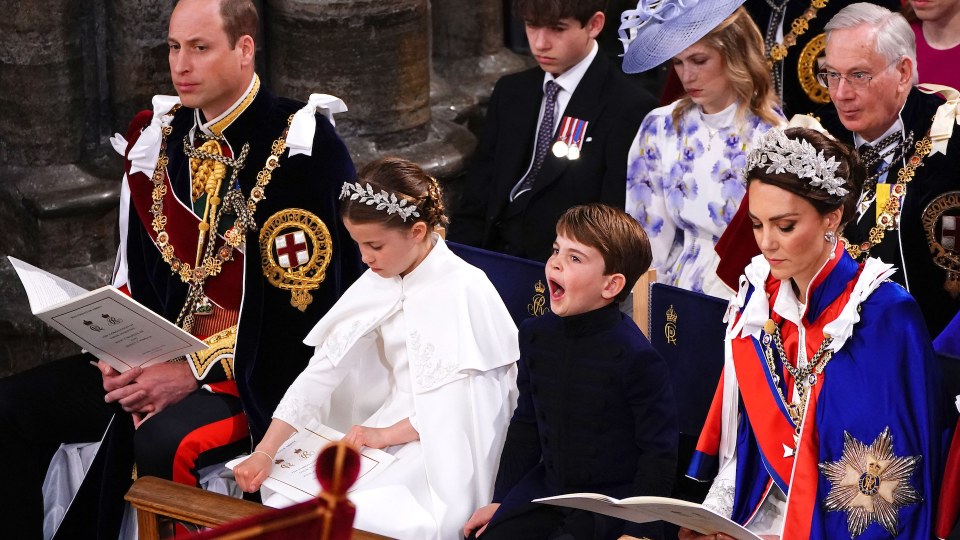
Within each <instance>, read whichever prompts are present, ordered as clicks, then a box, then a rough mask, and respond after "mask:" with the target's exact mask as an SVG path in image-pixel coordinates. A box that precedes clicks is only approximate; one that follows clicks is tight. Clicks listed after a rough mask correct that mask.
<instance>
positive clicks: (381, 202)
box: [340, 182, 420, 223]
mask: <svg viewBox="0 0 960 540" xmlns="http://www.w3.org/2000/svg"><path fill="white" fill-rule="evenodd" d="M343 199H350V200H351V201H357V202H360V203H363V204H366V205H367V206H373V205H376V208H377V210H386V211H387V214H390V215H393V214H397V215H398V216H400V219H402V220H403V221H404V223H406V221H407V218H408V217H410V216H413V217H420V213H419V212H417V207H416V206H415V205H413V204H407V199H405V198H403V196H402V195H401V196H400V198H399V199H398V198H397V194H396V193H387V192H386V191H384V190H382V189H381V190H380V193H376V192H374V191H373V187H372V186H370V184H367V187H366V189H364V187H363V186H361V185H360V182H344V183H343V188H342V189H341V190H340V200H343Z"/></svg>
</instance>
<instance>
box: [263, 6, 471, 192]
mask: <svg viewBox="0 0 960 540" xmlns="http://www.w3.org/2000/svg"><path fill="white" fill-rule="evenodd" d="M264 3H265V7H266V10H267V13H268V17H267V21H266V32H267V54H268V65H269V72H270V81H271V84H272V86H273V88H274V90H275V91H276V92H277V93H279V94H281V95H286V96H289V97H292V98H296V99H300V100H306V99H307V98H308V97H309V96H310V94H311V93H326V94H333V95H336V96H338V97H340V98H342V99H343V100H344V101H345V102H346V104H347V107H348V108H349V109H350V110H349V112H347V113H345V114H341V115H337V130H338V132H339V133H340V135H341V137H343V138H344V140H345V142H346V143H347V146H348V147H349V148H350V152H351V154H352V156H353V159H354V162H355V163H356V165H357V167H358V168H359V167H361V166H363V165H364V164H365V163H367V162H369V161H371V160H373V159H376V158H378V157H380V156H384V155H396V156H401V157H405V158H407V159H411V160H413V161H416V162H417V163H419V164H420V165H421V166H422V167H423V168H424V169H425V170H426V171H427V172H428V173H429V174H432V175H433V176H435V177H438V178H449V177H451V176H455V175H457V174H459V173H460V172H461V171H462V170H463V169H464V167H465V166H466V160H467V159H468V158H469V155H470V154H471V153H472V151H473V147H474V146H475V144H476V140H475V139H474V137H473V136H472V135H471V134H470V133H469V132H468V131H466V129H465V128H462V127H460V126H458V125H456V124H454V123H452V122H449V121H447V120H443V119H439V118H431V110H430V56H429V55H430V49H429V41H428V35H429V34H428V32H429V27H428V6H427V0H353V1H351V0H314V1H310V2H307V1H304V0H265V2H264Z"/></svg>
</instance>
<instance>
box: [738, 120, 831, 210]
mask: <svg viewBox="0 0 960 540" xmlns="http://www.w3.org/2000/svg"><path fill="white" fill-rule="evenodd" d="M839 166H840V162H839V161H837V160H836V159H835V158H833V157H831V158H830V159H825V158H824V157H823V151H822V150H821V151H819V152H817V149H816V148H814V147H813V145H812V144H810V143H809V142H807V141H806V140H803V139H799V140H798V139H791V138H789V137H787V135H786V134H785V133H784V131H783V129H782V128H770V130H768V131H767V132H766V133H765V134H764V135H763V137H761V138H760V141H759V142H758V143H757V146H756V147H755V148H754V149H753V151H751V152H750V155H749V156H748V157H747V166H746V167H744V169H743V172H744V174H743V176H744V178H746V176H747V174H748V173H749V172H750V171H752V170H753V169H758V168H762V167H766V168H767V170H766V173H767V174H781V173H784V172H788V173H792V174H795V175H797V177H799V178H809V179H810V185H811V186H813V187H816V188H820V189H825V190H826V191H827V193H829V194H830V195H833V196H836V197H843V196H844V195H846V194H847V190H846V189H845V188H843V187H841V186H843V184H844V183H846V181H845V180H844V179H843V178H839V177H837V176H834V173H835V172H837V167H839Z"/></svg>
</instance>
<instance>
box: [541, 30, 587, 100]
mask: <svg viewBox="0 0 960 540" xmlns="http://www.w3.org/2000/svg"><path fill="white" fill-rule="evenodd" d="M599 49H600V48H599V46H598V45H597V40H593V49H591V50H590V54H588V55H587V57H586V58H584V59H583V60H581V61H580V62H579V63H578V64H577V65H575V66H573V67H572V68H570V69H568V70H567V71H565V72H564V73H563V74H561V75H560V76H559V77H554V76H553V73H549V72H547V73H544V74H543V92H544V93H546V92H547V83H548V82H550V81H553V82H555V83H557V85H559V86H560V88H561V89H563V91H564V92H569V93H571V94H572V93H573V92H574V91H575V90H576V89H577V85H578V84H580V80H581V79H583V75H584V74H585V73H586V72H587V69H589V68H590V64H592V63H593V59H594V58H596V57H597V51H598V50H599Z"/></svg>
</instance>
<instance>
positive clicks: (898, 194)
mask: <svg viewBox="0 0 960 540" xmlns="http://www.w3.org/2000/svg"><path fill="white" fill-rule="evenodd" d="M915 148H916V151H915V152H914V153H913V155H912V156H910V159H909V160H907V164H906V165H905V166H904V167H903V168H902V169H900V172H898V173H897V183H896V184H894V185H893V186H891V187H890V198H889V199H887V203H886V204H885V205H884V207H883V210H882V211H881V212H880V215H879V216H878V217H877V224H876V225H874V226H873V228H872V229H870V234H869V236H867V241H866V242H863V243H862V244H860V245H855V244H851V243H850V242H849V241H848V240H847V239H846V238H844V237H842V236H841V237H840V240H841V241H842V242H843V245H844V247H845V248H846V249H847V253H849V254H850V256H851V257H853V258H854V260H858V259H859V258H860V257H861V256H863V255H869V254H870V249H872V248H873V246H875V245H877V244H879V243H880V242H882V241H883V237H884V233H885V232H886V231H888V230H893V229H896V228H898V227H899V226H900V224H899V218H900V200H901V199H906V196H907V184H908V183H909V182H910V181H911V180H913V177H914V175H915V174H916V171H917V167H919V166H921V165H923V159H924V158H925V157H927V155H928V154H929V153H930V151H931V150H932V149H933V144H932V143H931V142H930V131H929V130H928V131H927V135H926V136H925V137H924V138H923V139H922V140H921V141H920V142H918V143H917V144H916V147H915ZM869 191H870V190H868V192H869ZM874 197H876V195H874Z"/></svg>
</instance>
